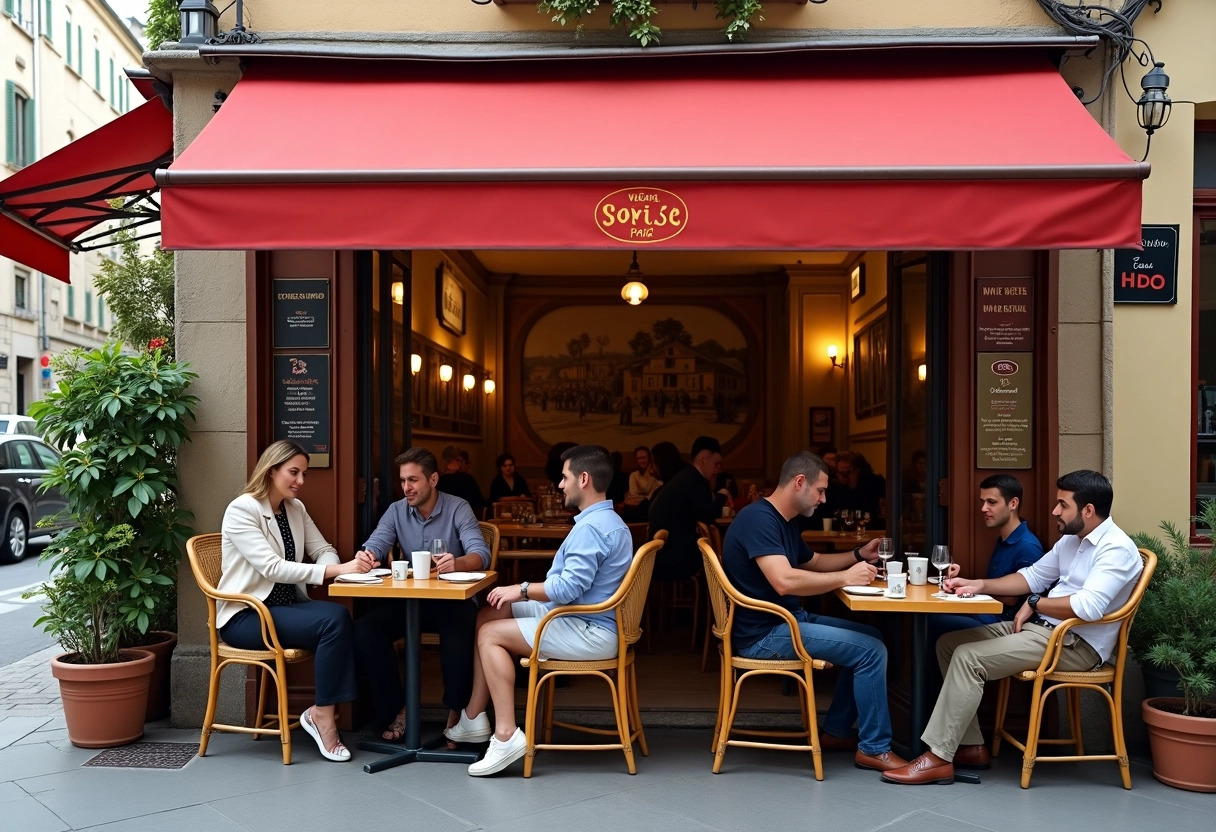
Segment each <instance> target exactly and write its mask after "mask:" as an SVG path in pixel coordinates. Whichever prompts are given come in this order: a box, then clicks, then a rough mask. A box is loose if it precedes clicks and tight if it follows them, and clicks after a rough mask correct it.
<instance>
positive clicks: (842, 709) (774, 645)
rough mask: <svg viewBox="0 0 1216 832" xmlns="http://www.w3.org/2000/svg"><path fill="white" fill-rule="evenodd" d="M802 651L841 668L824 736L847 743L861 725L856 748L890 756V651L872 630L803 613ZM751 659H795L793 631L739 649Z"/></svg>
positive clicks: (778, 630) (780, 630)
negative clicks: (844, 739)
mask: <svg viewBox="0 0 1216 832" xmlns="http://www.w3.org/2000/svg"><path fill="white" fill-rule="evenodd" d="M794 616H795V618H797V619H798V629H799V635H800V636H801V638H802V646H803V647H805V648H806V651H807V652H808V653H810V654H811V657H812V658H815V659H824V660H826V661H829V662H831V663H832V664H834V665H836V667H838V668H840V676H839V677H838V678H837V681H836V693H835V695H834V696H833V697H832V706H831V707H830V708H828V712H827V715H826V717H825V718H824V721H823V730H825V731H827V732H828V733H829V734H831V735H833V736H836V737H848V736H851V735H852V733H853V722H854V721H856V722H857V728H858V730H857V734H858V741H857V747H858V748H859V749H861V751H862V752H863V753H865V754H881V753H883V752H884V751H890V750H891V714H890V712H889V711H888V710H887V648H886V645H884V644H883V643H882V639H881V638H879V632H878V630H876V629H875V628H873V627H871V626H869V625H867V624H858V623H857V622H855V621H846V620H845V619H843V618H831V617H829V616H826V615H813V614H811V613H808V612H805V611H802V610H798V611H795V613H794ZM739 655H740V656H744V657H745V658H749V659H792V658H794V643H793V640H792V636H791V633H790V628H789V626H788V625H786V624H781V625H779V626H777V627H774V628H773V629H772V630H771V631H769V633H768V635H766V636H764V637H763V638H761V639H760V640H759V641H757V642H756V643H754V644H752V645H750V646H748V647H741V648H739Z"/></svg>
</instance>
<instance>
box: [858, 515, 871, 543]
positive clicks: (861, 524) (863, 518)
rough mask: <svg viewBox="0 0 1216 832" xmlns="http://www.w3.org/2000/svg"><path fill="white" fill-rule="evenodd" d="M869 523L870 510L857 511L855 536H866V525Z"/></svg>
mask: <svg viewBox="0 0 1216 832" xmlns="http://www.w3.org/2000/svg"><path fill="white" fill-rule="evenodd" d="M868 525H870V512H868V511H859V512H857V536H858V537H859V538H861V537H865V536H866V526H868Z"/></svg>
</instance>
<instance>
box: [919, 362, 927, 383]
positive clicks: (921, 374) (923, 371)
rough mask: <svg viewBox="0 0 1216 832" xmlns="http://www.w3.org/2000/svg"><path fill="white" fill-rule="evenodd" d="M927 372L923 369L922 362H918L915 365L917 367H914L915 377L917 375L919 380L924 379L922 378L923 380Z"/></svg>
mask: <svg viewBox="0 0 1216 832" xmlns="http://www.w3.org/2000/svg"><path fill="white" fill-rule="evenodd" d="M927 372H928V371H927V370H926V369H925V365H924V364H919V365H917V367H916V377H917V378H918V379H920V380H921V381H924V380H925V375H926V374H927Z"/></svg>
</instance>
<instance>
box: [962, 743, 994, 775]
mask: <svg viewBox="0 0 1216 832" xmlns="http://www.w3.org/2000/svg"><path fill="white" fill-rule="evenodd" d="M954 767H955V768H970V769H976V770H979V771H984V770H986V769H989V768H992V755H991V754H989V753H988V746H986V745H960V746H959V747H958V750H957V751H955V752H954Z"/></svg>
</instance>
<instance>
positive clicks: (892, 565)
mask: <svg viewBox="0 0 1216 832" xmlns="http://www.w3.org/2000/svg"><path fill="white" fill-rule="evenodd" d="M887 574H888V575H902V574H904V565H903V564H902V563H901V562H900V561H897V560H889V561H887Z"/></svg>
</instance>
